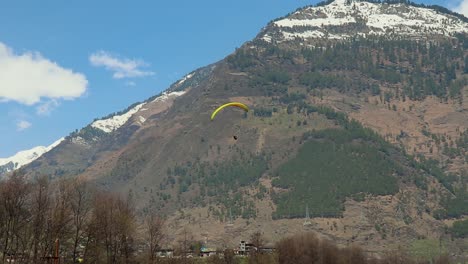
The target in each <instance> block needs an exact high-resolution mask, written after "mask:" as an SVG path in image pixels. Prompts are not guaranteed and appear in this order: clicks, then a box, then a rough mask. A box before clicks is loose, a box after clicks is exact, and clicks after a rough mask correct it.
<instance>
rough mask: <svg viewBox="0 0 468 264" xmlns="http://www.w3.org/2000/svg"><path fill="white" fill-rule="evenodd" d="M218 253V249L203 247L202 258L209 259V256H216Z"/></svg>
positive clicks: (201, 250)
mask: <svg viewBox="0 0 468 264" xmlns="http://www.w3.org/2000/svg"><path fill="white" fill-rule="evenodd" d="M217 253H218V252H217V251H216V249H214V248H206V247H202V248H201V249H200V257H209V256H214V255H216V254H217Z"/></svg>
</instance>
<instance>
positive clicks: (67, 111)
mask: <svg viewBox="0 0 468 264" xmlns="http://www.w3.org/2000/svg"><path fill="white" fill-rule="evenodd" d="M457 1H458V2H457ZM317 2H318V1H305V0H237V1H219V0H201V1H189V0H185V1H184V0H174V1H149V0H148V1H117V0H114V1H88V0H82V1H59V0H56V1H49V0H45V1H24V0H17V1H3V2H1V3H0V69H2V71H3V74H2V73H0V124H2V125H1V126H0V135H1V136H0V157H8V156H11V155H13V154H15V153H16V152H17V151H20V150H24V149H29V148H32V147H34V146H37V145H49V144H51V143H52V142H54V141H55V140H57V139H59V138H60V137H63V136H66V135H68V134H69V133H70V132H71V131H73V130H75V129H79V128H82V127H84V126H86V125H87V124H88V123H90V122H91V121H92V120H93V119H94V118H98V117H102V116H105V115H107V114H109V113H112V112H116V111H120V110H122V109H124V108H126V107H127V106H129V105H130V104H132V103H135V102H137V101H142V100H144V99H146V98H148V97H150V96H152V95H155V94H157V93H159V92H161V91H162V90H164V89H166V88H167V87H168V86H169V85H170V84H171V83H172V82H174V81H176V80H177V79H179V78H181V77H183V76H184V75H185V74H187V73H188V72H190V71H192V70H194V69H196V68H198V67H201V66H205V65H207V64H210V63H213V62H216V61H218V60H220V59H222V58H224V57H225V56H227V55H228V54H230V53H232V52H233V51H234V50H235V48H236V47H239V46H241V45H242V43H244V42H245V41H248V40H250V39H252V38H254V37H255V35H256V34H257V33H258V32H259V30H260V29H261V28H262V27H263V26H265V25H266V24H267V23H268V22H269V21H270V20H272V19H275V18H277V17H280V16H283V15H286V14H287V13H289V12H291V11H294V10H295V9H297V8H299V7H302V6H305V5H310V4H315V3H317ZM417 2H418V3H425V4H438V5H442V6H445V7H448V8H450V9H452V8H454V7H455V6H457V5H459V3H460V1H459V0H454V1H453V2H451V3H447V2H446V1H436V0H428V1H417ZM465 3H466V1H465ZM2 67H3V68H2ZM28 69H31V70H30V71H28ZM28 72H39V73H40V74H38V75H37V76H36V75H35V76H32V77H31V76H29V75H28ZM2 90H3V91H2Z"/></svg>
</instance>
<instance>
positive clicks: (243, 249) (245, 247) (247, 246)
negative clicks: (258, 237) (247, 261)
mask: <svg viewBox="0 0 468 264" xmlns="http://www.w3.org/2000/svg"><path fill="white" fill-rule="evenodd" d="M252 251H257V247H255V245H254V244H252V243H247V241H243V240H242V241H241V242H240V244H239V250H238V251H237V254H238V255H248V254H249V253H250V252H252Z"/></svg>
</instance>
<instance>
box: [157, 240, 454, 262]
mask: <svg viewBox="0 0 468 264" xmlns="http://www.w3.org/2000/svg"><path fill="white" fill-rule="evenodd" d="M254 236H255V234H254V235H253V237H254ZM251 241H252V244H253V245H255V246H257V245H260V247H261V245H262V242H264V240H263V241H262V238H261V237H258V238H257V239H256V240H251ZM258 242H260V244H259V243H258ZM275 248H276V250H275V252H273V253H262V252H258V251H252V252H250V254H249V255H248V256H245V257H243V258H240V257H237V256H235V255H234V254H233V251H232V250H225V251H224V252H223V256H220V255H214V256H210V257H208V258H206V259H195V258H193V259H174V258H173V259H161V260H160V261H161V263H167V264H179V263H184V264H202V263H203V264H241V263H249V264H345V263H346V264H396V263H401V264H429V263H432V264H449V263H455V262H454V261H452V260H451V259H450V258H449V257H448V256H447V255H440V256H437V257H434V258H432V259H430V260H416V259H414V258H412V257H410V256H409V254H408V253H406V252H405V251H404V250H392V251H389V252H386V253H384V254H382V255H381V256H379V257H374V256H371V255H370V254H369V253H368V252H366V251H365V250H364V249H362V248H360V247H358V246H347V247H338V246H337V245H336V244H334V243H333V242H331V241H329V240H324V239H319V238H318V237H317V236H316V235H315V234H314V233H303V234H297V235H293V236H289V237H285V238H283V239H281V240H280V241H279V242H277V243H276V244H275Z"/></svg>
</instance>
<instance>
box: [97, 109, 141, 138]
mask: <svg viewBox="0 0 468 264" xmlns="http://www.w3.org/2000/svg"><path fill="white" fill-rule="evenodd" d="M144 104H145V103H141V104H138V105H136V106H135V107H133V108H132V109H130V110H128V111H127V112H125V113H124V114H121V115H115V116H112V117H110V118H107V119H102V120H97V121H94V122H93V123H92V124H91V126H92V127H94V128H97V129H100V130H102V131H104V132H106V133H110V132H113V131H115V130H116V129H118V128H119V127H121V126H123V125H124V124H125V123H127V121H128V120H129V119H130V117H132V115H133V114H135V113H136V112H138V110H140V108H142V107H143V105H144Z"/></svg>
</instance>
